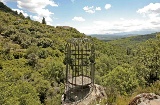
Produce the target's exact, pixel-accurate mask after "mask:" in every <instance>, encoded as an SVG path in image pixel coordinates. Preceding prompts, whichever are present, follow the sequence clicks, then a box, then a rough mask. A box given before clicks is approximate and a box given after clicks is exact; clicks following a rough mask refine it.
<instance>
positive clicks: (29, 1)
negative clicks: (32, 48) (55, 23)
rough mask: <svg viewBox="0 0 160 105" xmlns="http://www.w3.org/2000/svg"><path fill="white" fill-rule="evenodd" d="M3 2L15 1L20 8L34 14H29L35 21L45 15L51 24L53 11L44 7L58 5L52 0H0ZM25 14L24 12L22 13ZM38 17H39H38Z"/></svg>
mask: <svg viewBox="0 0 160 105" xmlns="http://www.w3.org/2000/svg"><path fill="white" fill-rule="evenodd" d="M1 1H3V2H8V1H14V2H17V7H18V8H19V9H21V10H19V11H22V10H23V11H24V10H25V11H28V12H31V13H34V14H35V16H31V18H33V19H34V20H36V21H39V22H41V19H42V18H43V17H45V19H46V22H47V24H49V25H51V23H52V15H53V14H54V13H53V12H51V11H49V10H48V9H47V8H46V7H47V6H48V5H50V6H52V7H58V4H56V3H55V2H54V1H53V0H1ZM24 15H26V14H24ZM38 17H39V18H38Z"/></svg>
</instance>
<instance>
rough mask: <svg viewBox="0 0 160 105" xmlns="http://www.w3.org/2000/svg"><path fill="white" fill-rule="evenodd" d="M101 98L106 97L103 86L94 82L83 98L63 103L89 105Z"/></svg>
mask: <svg viewBox="0 0 160 105" xmlns="http://www.w3.org/2000/svg"><path fill="white" fill-rule="evenodd" d="M102 98H107V95H106V93H105V90H104V88H103V87H102V86H100V85H97V84H94V86H93V87H91V91H90V93H89V94H87V96H86V97H85V99H83V100H81V101H78V102H73V103H65V102H64V103H63V105H89V104H91V103H92V102H93V101H96V100H100V99H102Z"/></svg>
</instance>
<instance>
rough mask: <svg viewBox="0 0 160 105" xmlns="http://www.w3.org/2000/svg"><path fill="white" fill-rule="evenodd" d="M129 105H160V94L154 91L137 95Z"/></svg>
mask: <svg viewBox="0 0 160 105" xmlns="http://www.w3.org/2000/svg"><path fill="white" fill-rule="evenodd" d="M129 105H160V96H159V95H156V94H154V93H142V94H139V95H137V96H136V97H135V98H134V99H133V100H132V101H131V102H130V103H129Z"/></svg>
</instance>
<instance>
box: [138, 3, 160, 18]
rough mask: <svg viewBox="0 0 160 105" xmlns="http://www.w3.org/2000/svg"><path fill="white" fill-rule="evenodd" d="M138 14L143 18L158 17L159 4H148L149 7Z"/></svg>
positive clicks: (159, 11) (159, 12) (159, 13)
mask: <svg viewBox="0 0 160 105" xmlns="http://www.w3.org/2000/svg"><path fill="white" fill-rule="evenodd" d="M137 13H139V14H143V16H145V17H149V18H154V17H157V16H159V15H160V3H155V4H153V3H150V4H149V5H147V6H145V7H143V8H141V9H139V10H138V11H137Z"/></svg>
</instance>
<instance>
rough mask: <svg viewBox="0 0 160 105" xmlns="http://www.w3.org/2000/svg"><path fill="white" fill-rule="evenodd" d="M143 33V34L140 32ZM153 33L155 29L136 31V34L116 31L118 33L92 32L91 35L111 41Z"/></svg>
mask: <svg viewBox="0 0 160 105" xmlns="http://www.w3.org/2000/svg"><path fill="white" fill-rule="evenodd" d="M140 33H143V34H140ZM149 33H151V34H156V32H154V31H148V32H146V33H145V32H137V34H136V33H135V32H134V34H129V33H116V34H92V35H89V36H91V37H96V38H97V39H100V40H105V41H111V40H116V39H120V38H126V37H130V36H145V35H150V34H149Z"/></svg>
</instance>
